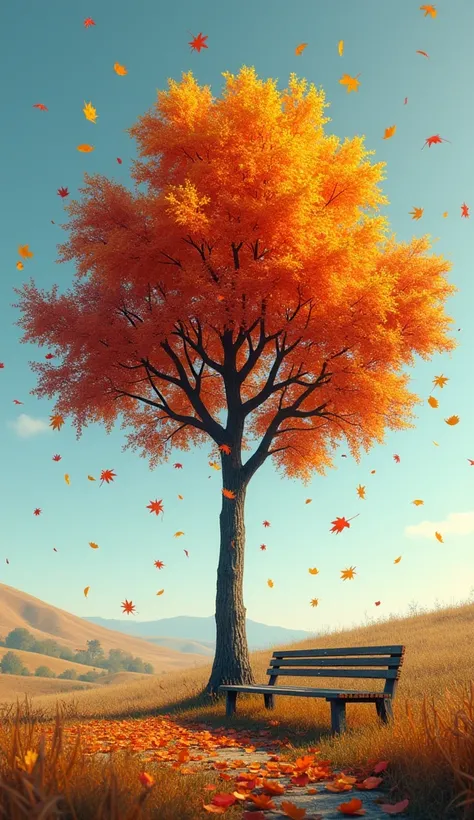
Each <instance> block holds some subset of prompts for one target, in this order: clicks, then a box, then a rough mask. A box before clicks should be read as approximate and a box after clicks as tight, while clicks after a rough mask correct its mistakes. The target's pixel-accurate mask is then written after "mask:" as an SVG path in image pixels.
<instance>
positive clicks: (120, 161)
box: [117, 157, 122, 165]
mask: <svg viewBox="0 0 474 820" xmlns="http://www.w3.org/2000/svg"><path fill="white" fill-rule="evenodd" d="M117 162H118V164H119V165H121V164H122V160H121V159H120V157H117Z"/></svg>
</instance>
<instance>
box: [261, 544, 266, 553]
mask: <svg viewBox="0 0 474 820" xmlns="http://www.w3.org/2000/svg"><path fill="white" fill-rule="evenodd" d="M260 549H261V550H262V552H263V550H266V546H265V544H260Z"/></svg>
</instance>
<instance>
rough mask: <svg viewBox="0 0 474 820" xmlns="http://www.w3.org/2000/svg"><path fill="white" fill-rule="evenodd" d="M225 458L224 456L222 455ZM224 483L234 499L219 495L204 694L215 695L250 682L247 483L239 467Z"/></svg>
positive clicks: (227, 471)
mask: <svg viewBox="0 0 474 820" xmlns="http://www.w3.org/2000/svg"><path fill="white" fill-rule="evenodd" d="M224 458H225V456H224ZM223 479H224V486H225V488H226V489H231V490H233V492H235V496H236V497H235V499H230V498H226V497H225V496H223V497H222V510H221V514H220V517H219V521H220V537H221V542H220V554H219V566H218V569H217V587H216V615H215V617H216V651H215V656H214V664H213V667H212V671H211V676H210V678H209V682H208V684H207V687H206V692H207V694H210V695H216V694H217V693H218V687H219V686H220V685H221V684H224V683H236V684H248V683H254V682H255V681H254V678H253V674H252V668H251V666H250V658H249V650H248V644H247V633H246V625H245V616H246V612H247V610H246V609H245V606H244V600H243V580H244V551H245V522H244V506H245V494H246V489H247V483H248V482H244V481H243V480H242V473H241V471H240V470H236V469H229V468H227V469H226V470H225V472H224V471H223Z"/></svg>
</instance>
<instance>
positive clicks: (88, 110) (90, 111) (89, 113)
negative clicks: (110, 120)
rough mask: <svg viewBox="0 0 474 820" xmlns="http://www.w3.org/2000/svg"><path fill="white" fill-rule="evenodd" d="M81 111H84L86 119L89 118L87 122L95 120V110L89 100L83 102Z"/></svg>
mask: <svg viewBox="0 0 474 820" xmlns="http://www.w3.org/2000/svg"><path fill="white" fill-rule="evenodd" d="M82 111H83V113H84V116H85V118H86V120H89V122H93V123H95V122H96V121H97V111H96V109H95V108H94V106H93V105H92V103H91V102H89V103H86V102H84V108H83V109H82Z"/></svg>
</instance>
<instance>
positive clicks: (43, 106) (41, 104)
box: [33, 103, 48, 111]
mask: <svg viewBox="0 0 474 820" xmlns="http://www.w3.org/2000/svg"><path fill="white" fill-rule="evenodd" d="M33 108H39V110H40V111H48V109H47V108H46V106H45V105H43V103H35V104H34V106H33Z"/></svg>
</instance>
